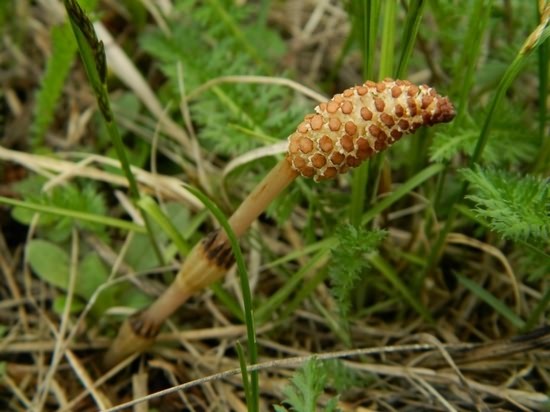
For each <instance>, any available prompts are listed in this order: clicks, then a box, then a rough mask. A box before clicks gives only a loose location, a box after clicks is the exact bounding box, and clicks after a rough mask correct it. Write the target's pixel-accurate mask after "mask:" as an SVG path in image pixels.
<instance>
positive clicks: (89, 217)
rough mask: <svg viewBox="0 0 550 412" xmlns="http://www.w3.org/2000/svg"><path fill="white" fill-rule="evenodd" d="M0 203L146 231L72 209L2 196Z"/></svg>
mask: <svg viewBox="0 0 550 412" xmlns="http://www.w3.org/2000/svg"><path fill="white" fill-rule="evenodd" d="M0 203H5V204H7V205H11V206H18V207H24V208H25V209H29V210H34V211H36V212H37V213H48V214H52V215H56V216H62V217H70V218H73V219H77V220H83V221H86V222H90V223H97V224H99V225H104V226H110V227H113V228H117V229H123V230H130V231H132V232H136V233H146V230H145V228H144V227H143V226H140V225H137V224H135V223H132V222H128V221H127V220H122V219H115V218H112V217H107V216H102V215H92V214H90V213H84V212H80V211H77V210H72V209H64V208H61V207H55V206H46V205H40V204H36V203H30V202H25V201H21V200H16V199H10V198H7V197H3V196H0Z"/></svg>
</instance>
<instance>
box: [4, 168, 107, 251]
mask: <svg viewBox="0 0 550 412" xmlns="http://www.w3.org/2000/svg"><path fill="white" fill-rule="evenodd" d="M43 185H44V179H42V178H28V179H25V180H24V181H22V182H20V183H19V184H18V185H17V190H18V191H19V192H20V193H21V194H22V195H23V196H24V197H25V201H27V202H30V203H33V204H34V205H36V206H46V207H58V208H64V209H69V210H72V211H74V212H80V213H86V214H90V215H97V216H104V215H106V212H107V205H106V203H105V199H104V196H103V194H102V193H100V192H99V190H98V187H97V185H96V184H94V183H93V182H89V181H83V182H81V184H80V186H81V187H78V186H79V185H78V184H74V183H73V184H66V185H63V186H57V187H54V188H53V189H52V190H50V191H48V192H45V193H42V194H40V190H41V188H42V187H43ZM35 213H36V212H35V211H32V210H29V209H27V208H25V207H17V208H14V209H13V212H12V215H13V217H14V218H15V219H16V220H18V221H19V222H21V223H23V224H26V225H29V224H30V223H31V221H32V219H33V216H35ZM75 224H77V225H78V226H79V227H81V228H82V229H84V230H88V231H91V232H93V233H96V234H97V235H100V236H105V235H106V232H105V229H104V226H103V225H99V224H97V223H92V222H86V221H84V220H75V219H74V218H70V217H66V216H60V215H50V214H43V215H42V216H41V217H40V219H39V221H38V229H39V231H40V233H41V234H43V236H44V237H46V238H48V239H50V240H53V241H57V242H64V241H66V240H67V239H68V238H69V236H70V234H71V229H72V227H73V225H75Z"/></svg>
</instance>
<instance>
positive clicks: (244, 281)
mask: <svg viewBox="0 0 550 412" xmlns="http://www.w3.org/2000/svg"><path fill="white" fill-rule="evenodd" d="M185 187H186V189H187V190H189V191H190V192H191V193H192V194H193V195H195V196H196V197H197V198H198V199H199V200H200V201H201V202H202V203H203V204H204V206H206V207H207V208H208V210H210V212H212V214H213V215H214V217H215V218H216V220H217V221H218V222H219V224H220V225H221V226H222V228H223V229H224V231H225V233H226V235H227V238H228V240H229V243H230V244H231V250H232V251H233V255H234V256H235V262H236V264H237V273H238V274H239V279H240V281H241V292H242V295H243V304H244V315H245V322H246V334H247V342H248V358H249V362H250V364H251V365H254V364H256V363H257V361H258V345H257V342H256V328H255V324H254V313H253V308H252V293H251V292H250V284H249V283H248V272H247V270H246V264H245V262H244V257H243V254H242V252H241V247H240V246H239V240H238V239H237V236H236V235H235V232H234V231H233V229H232V228H231V225H230V224H229V221H228V220H227V218H226V217H225V215H224V214H223V212H222V211H221V210H220V209H219V208H218V206H216V204H215V203H214V202H212V201H211V200H210V199H209V198H208V197H207V196H205V195H204V194H203V193H202V192H201V191H200V190H198V189H196V188H194V187H192V186H189V185H185ZM243 379H247V377H246V376H243ZM250 390H251V401H252V405H248V408H249V410H251V411H258V405H259V384H258V372H256V371H253V372H250Z"/></svg>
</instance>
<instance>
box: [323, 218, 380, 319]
mask: <svg viewBox="0 0 550 412" xmlns="http://www.w3.org/2000/svg"><path fill="white" fill-rule="evenodd" d="M335 236H336V238H337V239H338V247H335V248H333V249H332V259H331V265H330V269H329V276H330V282H331V291H332V293H333V295H334V297H335V298H336V302H337V303H338V308H339V309H340V314H341V316H342V317H343V318H344V319H346V318H347V316H348V315H349V313H350V310H351V302H352V296H353V292H354V291H355V290H356V288H357V286H358V283H359V280H360V279H361V278H362V275H363V274H364V271H365V270H368V269H369V268H370V267H371V264H370V262H369V260H368V259H367V255H368V254H369V253H372V252H374V251H376V250H377V249H378V246H379V244H380V242H381V241H382V240H383V239H384V237H385V236H386V233H385V232H384V231H364V230H360V229H358V228H357V227H355V226H352V225H344V226H341V227H339V228H338V230H337V231H336V234H335Z"/></svg>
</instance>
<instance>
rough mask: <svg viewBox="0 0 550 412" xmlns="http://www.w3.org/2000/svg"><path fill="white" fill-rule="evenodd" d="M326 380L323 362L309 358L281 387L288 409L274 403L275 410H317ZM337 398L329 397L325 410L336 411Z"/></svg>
mask: <svg viewBox="0 0 550 412" xmlns="http://www.w3.org/2000/svg"><path fill="white" fill-rule="evenodd" d="M326 382H327V371H326V369H325V368H324V367H323V364H322V363H321V362H320V361H318V360H317V359H315V357H312V358H310V359H309V360H308V361H307V362H306V363H305V364H304V366H303V367H302V369H300V370H299V371H298V372H297V373H295V374H294V376H293V377H292V380H291V384H290V385H288V386H286V387H285V388H284V389H283V394H284V395H285V400H284V403H286V404H288V405H289V406H290V409H287V408H286V407H284V406H282V405H274V408H275V410H276V411H277V412H285V411H296V412H314V411H318V410H319V408H318V406H317V402H318V400H319V397H320V396H321V395H322V394H323V393H324V390H325V384H326ZM337 402H338V398H332V399H330V400H329V401H328V402H327V403H326V405H325V407H324V409H322V410H324V411H326V412H332V411H337V410H339V409H337V407H336V405H337Z"/></svg>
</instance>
